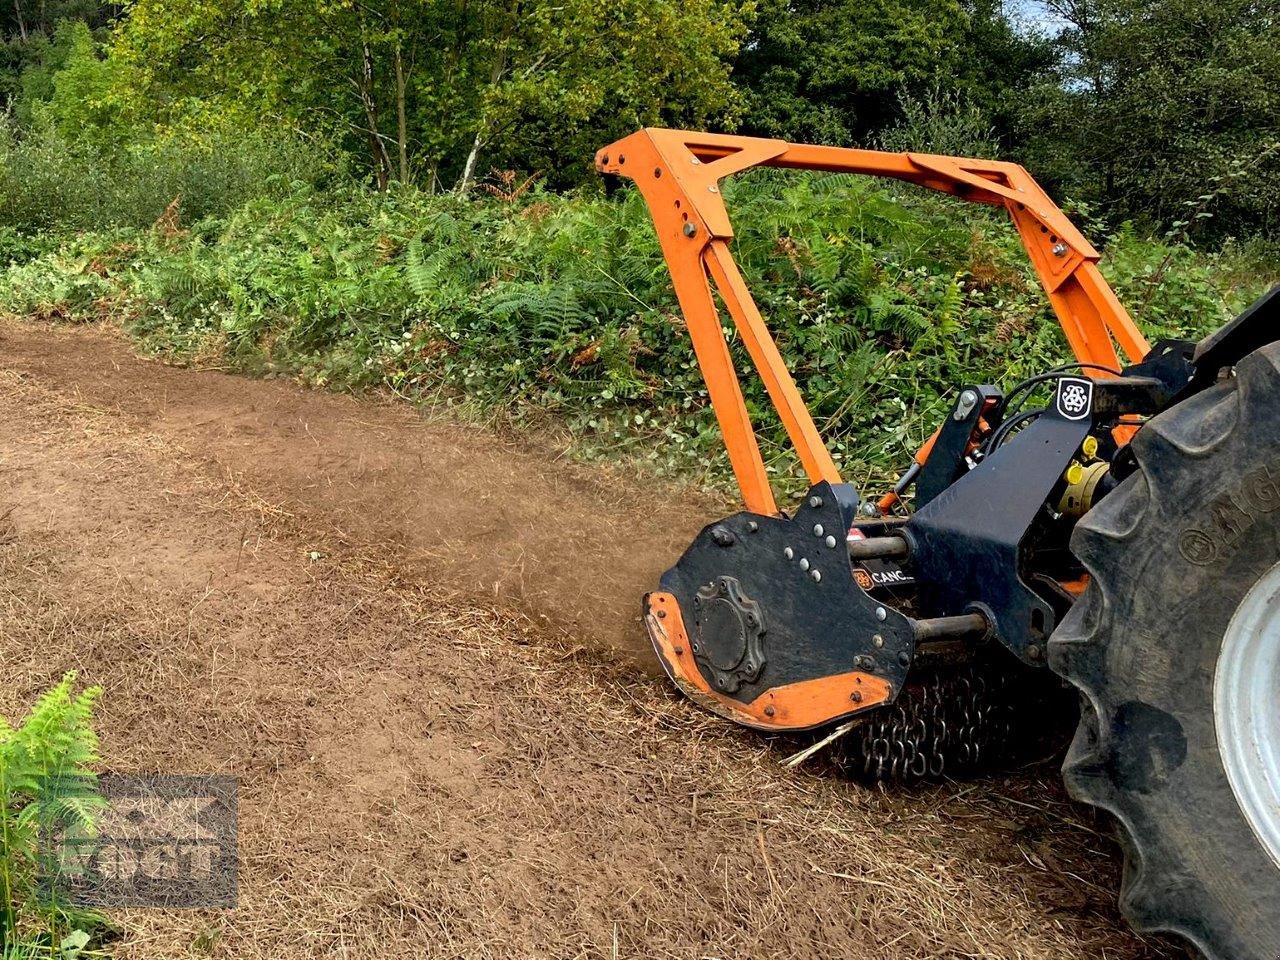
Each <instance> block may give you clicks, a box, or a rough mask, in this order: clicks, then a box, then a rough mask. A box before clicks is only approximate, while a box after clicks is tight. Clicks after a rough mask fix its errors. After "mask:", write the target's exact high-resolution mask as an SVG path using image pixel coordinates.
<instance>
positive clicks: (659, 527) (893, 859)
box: [0, 324, 1165, 960]
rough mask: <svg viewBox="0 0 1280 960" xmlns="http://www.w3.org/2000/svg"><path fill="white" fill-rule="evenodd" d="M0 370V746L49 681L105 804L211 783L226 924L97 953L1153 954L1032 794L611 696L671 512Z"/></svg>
mask: <svg viewBox="0 0 1280 960" xmlns="http://www.w3.org/2000/svg"><path fill="white" fill-rule="evenodd" d="M0 356H2V357H3V360H2V361H0V515H2V514H4V512H5V510H6V509H7V508H9V507H12V508H13V510H12V513H11V514H10V516H9V521H8V527H7V528H5V529H0V544H2V545H0V665H2V667H3V675H2V680H3V683H0V715H4V716H8V717H13V716H15V715H16V714H18V713H20V712H21V710H22V709H23V707H24V706H25V705H26V704H28V703H29V702H30V700H31V699H32V697H33V696H34V695H35V694H36V693H37V692H38V691H39V690H40V689H42V688H44V687H46V686H48V685H49V684H50V683H51V682H52V681H53V680H55V679H56V678H57V677H58V676H60V675H61V673H62V672H63V671H64V670H65V669H67V668H70V667H76V668H78V669H79V670H80V671H81V675H82V677H83V678H84V679H85V680H86V681H89V682H93V683H101V684H102V685H103V686H104V687H105V688H106V694H105V697H104V701H103V705H102V710H101V719H100V724H99V726H100V729H101V731H102V734H103V749H104V753H105V755H106V757H107V758H108V760H109V765H110V767H111V768H112V769H113V771H115V772H137V773H143V772H155V771H180V772H188V773H227V774H233V775H236V776H239V777H240V778H241V829H240V835H241V839H240V843H241V856H242V860H243V865H242V883H241V905H240V907H239V908H238V909H237V910H235V911H232V912H228V913H213V912H160V911H132V912H128V913H126V914H123V915H122V918H121V919H122V921H123V924H124V926H125V928H126V930H127V931H128V932H127V935H126V937H125V939H124V941H123V943H122V944H121V945H120V948H119V952H120V953H121V954H122V955H126V956H129V955H132V956H140V957H141V956H146V957H156V956H192V957H195V956H211V955H212V956H218V957H256V956H261V957H272V958H282V957H293V956H315V955H334V956H351V957H355V956H429V957H441V958H448V957H459V958H462V957H466V958H487V957H504V958H507V957H510V958H542V957H551V958H561V957H563V958H571V957H602V958H604V957H633V958H659V957H663V958H665V957H672V958H690V960H692V958H702V957H717V958H742V957H766V956H767V957H770V958H783V957H840V956H868V957H876V958H906V957H919V958H926V957H927V958H938V957H947V958H960V957H993V958H1015V957H1018V958H1049V957H1055V958H1056V957H1071V958H1076V957H1081V958H1103V957H1106V958H1112V960H1136V958H1146V957H1156V956H1164V955H1165V954H1162V953H1160V952H1158V950H1157V947H1156V945H1154V944H1151V943H1144V942H1143V941H1140V940H1138V939H1137V938H1136V937H1134V936H1132V935H1131V934H1129V933H1127V932H1126V931H1125V930H1124V928H1123V927H1122V925H1121V924H1120V922H1119V921H1118V919H1117V917H1116V915H1115V911H1114V909H1113V907H1112V902H1113V895H1112V892H1111V891H1112V887H1113V884H1114V882H1115V874H1116V861H1115V854H1114V850H1113V848H1112V845H1111V844H1110V842H1109V841H1108V840H1107V839H1106V838H1105V837H1104V836H1102V835H1101V833H1099V832H1098V831H1104V830H1105V828H1102V827H1099V826H1098V825H1097V824H1095V823H1094V822H1093V821H1092V820H1091V819H1088V818H1087V815H1086V814H1084V813H1083V812H1082V811H1080V810H1078V809H1076V808H1075V807H1072V806H1070V805H1068V804H1066V803H1065V802H1064V801H1063V799H1062V797H1061V794H1060V792H1059V791H1058V789H1057V788H1056V786H1055V785H1054V783H1053V779H1052V773H1051V771H1039V772H1037V773H1035V774H1028V775H1027V776H1024V777H1009V778H1003V779H999V780H995V781H988V782H983V783H978V784H959V785H951V786H946V787H937V788H930V789H922V790H913V791H907V792H902V793H894V792H881V791H868V790H863V789H860V788H858V787H856V786H854V785H851V784H849V783H847V782H842V781H840V780H837V779H834V778H832V777H830V776H826V775H823V774H822V773H821V772H820V771H819V772H815V773H809V772H804V771H800V772H794V771H788V770H785V769H783V768H781V767H780V766H779V765H778V762H777V761H778V760H779V759H780V758H781V757H782V756H783V755H784V751H783V749H782V748H781V747H779V746H770V745H769V744H767V743H765V742H763V741H762V740H761V739H760V738H758V737H755V736H752V735H749V734H745V733H739V732H737V731H734V730H730V729H727V728H725V727H724V726H723V725H722V724H721V723H719V722H717V721H714V720H712V719H709V718H706V717H703V716H701V715H700V714H698V713H697V712H695V711H694V710H693V709H691V708H690V707H689V706H688V705H687V704H685V703H683V702H681V701H679V700H677V699H676V698H674V697H673V696H672V695H671V694H670V693H669V691H668V690H667V688H666V685H665V684H663V683H661V682H659V681H656V680H653V679H651V678H649V677H646V676H643V675H641V676H637V675H636V671H635V669H634V665H635V658H636V656H637V650H638V648H639V646H640V645H641V641H640V639H639V628H638V625H636V624H635V622H634V616H635V608H636V606H637V600H638V597H639V595H640V593H641V592H642V591H643V590H644V589H645V587H647V586H648V585H649V584H650V583H652V581H653V579H654V578H655V577H656V574H657V572H659V571H660V570H661V568H662V567H663V566H664V565H665V564H666V563H668V562H669V560H670V559H671V558H672V557H674V556H675V555H676V553H677V552H678V551H679V549H680V547H681V546H682V545H683V543H684V542H685V540H686V539H687V538H688V537H689V536H690V535H691V534H692V533H693V532H694V531H695V530H696V529H697V527H698V526H699V524H700V523H701V522H702V520H703V519H704V515H703V514H701V513H700V512H699V510H698V509H697V507H696V505H695V506H690V507H679V506H677V507H673V506H670V505H669V504H668V503H666V502H664V501H663V500H661V499H659V498H658V496H657V495H655V494H654V493H652V492H651V491H649V490H646V489H639V488H637V485H636V484H635V483H634V482H633V481H629V480H628V479H627V478H625V477H617V476H609V475H606V474H605V473H603V472H599V471H588V470H585V469H583V468H579V467H570V466H568V465H565V464H563V463H556V462H554V461H553V459H552V458H548V457H547V456H545V455H539V454H538V453H537V452H536V451H532V450H517V449H511V448H510V447H509V446H506V445H504V444H502V443H500V442H499V441H497V440H496V439H494V438H493V437H491V436H488V435H486V434H485V433H484V432H483V431H481V430H478V429H475V428H461V427H457V426H446V425H440V424H428V423H424V422H422V420H421V419H420V418H419V417H417V416H416V415H415V414H413V413H412V412H409V411H407V410H405V409H403V408H401V407H393V406H387V405H382V404H378V403H375V402H365V401H356V400H351V399H346V398H340V397H334V396H328V395H324V394H319V393H312V392H305V391H302V390H299V389H297V388H295V387H293V386H291V385H288V384H285V383H281V382H264V381H252V380H245V379H239V378H234V377H228V376H222V375H219V374H213V373H195V372H190V371H182V370H175V369H171V368H167V367H164V366H161V365H158V364H155V363H151V362H147V361H144V360H139V359H137V358H136V357H135V356H134V355H133V354H132V353H131V352H130V351H129V349H128V348H127V347H126V346H125V345H123V344H122V343H120V342H119V341H118V340H117V339H115V338H114V337H113V335H111V334H110V333H109V332H105V331H99V330H89V329H80V330H67V329H60V328H51V327H45V326H27V325H18V324H6V325H3V326H0ZM543 618H547V619H543ZM552 620H554V622H555V624H556V625H557V626H562V627H564V628H566V630H565V632H566V633H567V635H568V637H566V636H562V635H559V632H558V631H552V630H549V629H548V626H547V625H548V623H549V622H550V621H552ZM568 638H577V640H578V642H577V643H574V642H566V639H568ZM1042 781H1043V782H1042ZM1041 807H1042V808H1043V809H1040V808H1041Z"/></svg>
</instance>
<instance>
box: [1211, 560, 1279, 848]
mask: <svg viewBox="0 0 1280 960" xmlns="http://www.w3.org/2000/svg"><path fill="white" fill-rule="evenodd" d="M1213 713H1214V722H1215V726H1216V728H1217V733H1218V750H1219V752H1220V753H1221V755H1222V765H1223V767H1224V768H1225V769H1226V772H1227V779H1228V780H1229V781H1230V782H1231V789H1232V790H1233V791H1234V792H1235V795H1236V800H1237V802H1238V803H1239V804H1240V809H1241V811H1242V812H1243V813H1244V815H1245V819H1247V820H1248V821H1249V825H1250V826H1251V827H1252V828H1253V832H1254V833H1255V834H1256V835H1257V837H1258V840H1259V841H1261V843H1262V845H1263V847H1265V848H1266V850H1267V852H1268V853H1269V854H1270V855H1271V859H1272V860H1274V861H1275V863H1276V865H1277V866H1280V563H1277V564H1276V565H1275V566H1274V567H1272V568H1271V569H1270V570H1268V571H1267V572H1266V573H1265V574H1264V575H1263V577H1262V579H1260V580H1259V581H1258V582H1257V583H1256V584H1254V585H1253V588H1252V589H1251V590H1250V591H1249V592H1248V594H1246V595H1245V598H1244V600H1243V601H1242V602H1241V604H1240V606H1239V607H1238V608H1237V609H1236V612H1235V615H1234V616H1232V618H1231V623H1230V624H1228V626H1227V633H1226V636H1225V637H1224V638H1223V643H1222V652H1221V653H1220V654H1219V656H1218V666H1217V671H1216V673H1215V676H1214V684H1213Z"/></svg>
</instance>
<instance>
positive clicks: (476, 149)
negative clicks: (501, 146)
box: [458, 30, 511, 193]
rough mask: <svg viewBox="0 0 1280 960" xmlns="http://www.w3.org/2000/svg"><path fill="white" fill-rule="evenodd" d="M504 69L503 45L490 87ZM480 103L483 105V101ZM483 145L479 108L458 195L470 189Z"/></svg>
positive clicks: (496, 61) (491, 71) (482, 119)
mask: <svg viewBox="0 0 1280 960" xmlns="http://www.w3.org/2000/svg"><path fill="white" fill-rule="evenodd" d="M510 35H511V34H510V31H509V30H508V33H507V36H506V37H504V38H503V39H504V40H506V39H508V38H509V37H510ZM506 69H507V50H506V47H505V45H504V46H503V48H502V53H501V54H500V55H499V56H498V58H497V59H496V60H494V61H493V69H492V70H490V71H489V86H490V87H495V86H497V85H498V81H499V80H501V79H502V75H503V73H505V72H506ZM481 102H482V103H483V100H482V101H481ZM483 145H484V107H481V108H480V120H479V122H478V124H477V125H476V136H475V139H474V140H472V141H471V152H470V153H468V154H467V162H466V165H465V166H463V168H462V179H461V180H459V181H458V192H459V193H466V192H467V190H469V189H470V187H471V179H472V177H474V176H475V172H476V160H477V159H479V157H480V148H481V147H482V146H483Z"/></svg>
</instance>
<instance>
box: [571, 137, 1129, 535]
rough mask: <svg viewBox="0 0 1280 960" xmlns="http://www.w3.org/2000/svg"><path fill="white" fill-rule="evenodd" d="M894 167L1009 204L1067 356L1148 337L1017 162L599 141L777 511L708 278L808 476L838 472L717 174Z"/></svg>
mask: <svg viewBox="0 0 1280 960" xmlns="http://www.w3.org/2000/svg"><path fill="white" fill-rule="evenodd" d="M757 166H766V167H786V168H789V169H793V170H825V171H829V172H833V173H861V174H870V175H873V176H881V177H893V178H895V179H898V180H907V181H910V182H911V183H915V184H919V185H920V186H923V187H928V188H930V189H932V190H940V191H942V192H944V193H950V194H954V195H955V196H958V197H962V198H964V199H966V200H974V201H976V202H979V203H989V204H994V205H999V206H1003V207H1004V208H1005V209H1006V210H1008V211H1009V216H1010V217H1011V218H1012V219H1013V223H1014V226H1015V227H1017V230H1018V235H1019V237H1020V238H1021V240H1022V244H1023V246H1024V247H1026V249H1027V254H1028V255H1029V256H1030V258H1031V264H1032V266H1033V267H1034V268H1035V271H1036V274H1037V275H1038V276H1039V278H1040V282H1041V284H1042V285H1043V286H1044V288H1045V291H1046V293H1047V294H1048V295H1049V302H1050V304H1051V305H1052V306H1053V310H1054V313H1056V314H1057V317H1058V320H1059V322H1060V323H1061V324H1062V329H1063V331H1064V332H1065V334H1066V337H1067V341H1068V343H1070V345H1071V349H1072V350H1073V351H1074V353H1075V355H1076V359H1077V360H1079V361H1080V362H1081V363H1085V364H1096V365H1098V366H1101V367H1105V368H1109V369H1115V368H1117V367H1118V366H1119V362H1120V361H1119V357H1118V355H1117V352H1116V347H1117V345H1118V346H1119V348H1120V350H1121V351H1123V352H1124V355H1125V356H1126V357H1127V358H1128V359H1129V360H1130V361H1133V362H1136V361H1138V360H1140V359H1142V357H1143V356H1145V355H1146V353H1147V351H1148V349H1149V347H1148V345H1147V341H1146V340H1145V339H1143V337H1142V334H1141V333H1139V332H1138V328H1137V327H1136V326H1134V323H1133V321H1132V320H1131V319H1130V318H1129V315H1128V314H1127V313H1126V312H1125V309H1124V307H1122V306H1121V305H1120V301H1119V300H1117V299H1116V296H1115V294H1114V293H1113V292H1112V291H1111V288H1110V287H1109V286H1108V285H1107V282H1106V280H1104V279H1103V277H1102V274H1101V273H1100V272H1099V271H1098V267H1097V262H1098V252H1097V251H1096V250H1094V249H1093V247H1092V246H1091V245H1090V244H1089V241H1088V240H1086V239H1085V238H1084V236H1083V235H1082V234H1081V233H1080V231H1078V230H1077V229H1076V228H1075V227H1074V226H1072V224H1071V222H1070V221H1069V220H1068V219H1067V218H1066V215H1065V214H1063V212H1062V211H1061V210H1059V209H1058V207H1057V206H1056V205H1055V204H1054V203H1053V201H1052V200H1050V199H1049V197H1048V195H1047V194H1045V192H1044V191H1043V190H1042V189H1040V186H1039V185H1038V184H1037V183H1036V182H1035V181H1034V180H1033V179H1032V178H1031V175H1030V174H1028V173H1027V171H1026V170H1024V169H1023V168H1022V167H1020V166H1018V165H1017V164H1013V163H1000V162H998V161H995V160H966V159H960V158H956V157H942V156H934V155H932V154H921V153H881V152H878V151H875V150H853V149H847V148H843V147H820V146H805V145H798V144H791V143H786V142H784V141H782V140H765V139H760V138H756V137H735V136H727V135H724V134H714V133H692V132H689V131H684V130H661V129H655V128H647V129H644V130H640V131H638V132H636V133H633V134H632V135H631V136H629V137H624V138H623V139H621V140H619V141H617V142H616V143H613V144H611V145H610V146H608V147H605V148H604V149H603V150H601V151H599V152H598V153H597V154H596V167H597V168H598V169H600V170H601V171H603V172H605V173H612V174H617V175H619V176H624V177H630V178H631V179H632V180H634V181H635V182H636V185H637V186H638V187H639V188H640V192H641V194H642V195H643V196H644V199H645V202H646V203H647V204H648V205H649V212H650V214H651V215H652V217H653V223H654V227H655V228H656V230H657V232H658V241H659V243H661V245H662V253H663V256H664V257H665V258H666V261H667V267H668V269H669V270H670V271H671V279H672V282H673V284H674V285H675V291H676V297H677V298H678V299H679V301H680V309H681V310H682V311H683V312H684V319H685V324H686V325H687V327H688V330H689V338H690V339H691V340H692V341H693V349H694V352H695V353H696V354H697V357H698V364H699V366H700V367H701V368H702V376H703V379H704V380H705V381H706V384H707V393H708V394H709V395H710V397H711V405H712V407H713V409H714V410H715V413H716V418H717V420H718V421H719V423H720V430H721V432H722V433H723V434H724V439H725V445H726V446H727V447H728V450H729V460H730V462H731V463H732V464H733V471H734V475H735V476H736V477H737V479H738V486H739V487H740V488H741V489H742V497H743V500H744V502H745V504H746V507H747V509H748V510H751V511H753V512H755V513H761V514H766V515H771V514H776V513H777V512H778V508H777V503H776V501H775V500H774V497H773V490H772V489H771V488H770V485H769V478H768V474H767V473H766V471H765V467H764V460H763V459H762V458H761V456H760V447H759V445H758V444H757V442H756V437H755V431H754V429H753V427H752V425H751V419H750V417H749V416H748V414H747V407H746V404H745V403H744V401H743V397H742V388H741V385H740V384H739V383H738V376H737V373H736V372H735V370H734V367H733V360H732V358H731V356H730V354H729V347H728V344H727V343H726V342H725V339H724V334H723V332H722V330H721V329H720V316H719V311H718V310H717V308H716V303H715V298H714V295H713V292H712V286H711V285H712V283H714V284H715V290H716V292H718V293H719V294H720V299H721V301H722V302H723V303H724V306H725V309H726V310H728V312H729V315H730V316H731V317H732V318H733V322H734V324H735V325H736V326H737V328H738V331H739V333H740V334H741V336H742V342H743V344H744V345H745V346H746V348H747V353H748V354H749V355H750V356H751V361H752V363H754V364H755V366H756V369H757V370H758V371H759V373H760V377H761V379H762V380H763V381H764V385H765V388H766V389H767V390H768V392H769V398H770V400H772V401H773V404H774V406H775V407H776V408H777V410H778V414H779V416H780V417H781V419H782V424H783V426H784V427H785V428H786V431H787V436H788V437H789V438H790V439H791V443H792V444H793V445H794V446H795V449H796V452H797V453H798V454H799V457H800V462H801V464H802V465H803V467H804V469H805V472H806V473H807V474H808V477H809V482H810V483H811V484H813V483H818V482H820V481H823V480H826V481H829V482H831V483H839V482H840V473H839V471H838V470H837V469H836V466H835V463H834V461H832V459H831V454H830V453H829V452H828V451H827V447H826V444H825V443H824V442H823V440H822V437H821V435H820V434H819V433H818V429H817V427H816V426H814V423H813V418H812V417H811V416H810V415H809V411H808V408H807V407H805V404H804V401H803V400H802V399H801V398H800V393H799V391H798V390H797V389H796V385H795V381H794V380H793V379H792V377H791V374H790V372H789V371H788V370H787V366H786V364H785V363H784V362H783V360H782V356H781V355H780V354H779V352H778V347H777V345H776V344H775V343H774V341H773V337H772V336H771V335H770V334H769V329H768V327H767V326H765V323H764V320H763V318H762V317H761V316H760V311H759V310H758V309H756V305H755V302H754V301H753V300H752V298H751V294H750V292H749V291H748V290H747V286H746V284H745V283H744V282H743V279H742V275H741V274H740V273H739V272H738V268H737V265H736V264H735V263H734V260H733V256H732V254H730V252H729V243H728V241H729V239H730V238H731V237H732V236H733V227H732V226H731V225H730V223H729V215H728V213H727V211H726V210H725V206H724V199H723V197H722V196H721V194H720V181H721V180H722V179H724V178H725V177H728V176H731V175H732V174H735V173H740V172H741V171H743V170H747V169H750V168H751V167H757Z"/></svg>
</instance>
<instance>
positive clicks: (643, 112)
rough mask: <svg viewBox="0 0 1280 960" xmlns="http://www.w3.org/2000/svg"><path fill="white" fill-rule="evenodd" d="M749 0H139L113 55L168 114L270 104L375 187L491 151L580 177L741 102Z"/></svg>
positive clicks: (502, 158) (258, 109) (265, 109)
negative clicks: (615, 144)
mask: <svg viewBox="0 0 1280 960" xmlns="http://www.w3.org/2000/svg"><path fill="white" fill-rule="evenodd" d="M749 12H750V6H749V4H748V3H747V2H746V0H618V2H616V3H614V4H612V5H610V6H609V7H607V8H606V7H604V6H602V5H600V4H598V3H596V2H594V0H276V2H273V3H261V2H258V0H234V2H217V0H136V3H135V4H134V5H133V7H132V8H131V11H130V16H129V18H128V20H127V21H126V22H125V24H124V26H123V27H122V29H121V31H120V33H119V35H118V37H117V41H116V50H115V56H117V57H119V58H121V59H122V60H124V61H126V62H128V63H130V64H131V65H133V66H134V67H135V68H136V69H137V70H138V71H139V73H140V75H141V76H143V77H144V78H145V99H146V100H147V101H148V102H151V103H154V104H155V105H156V110H157V114H158V120H159V121H160V122H161V123H164V124H172V123H178V122H187V123H190V122H192V119H191V118H193V117H199V118H201V120H200V122H203V123H208V122H222V123H227V122H258V121H260V120H261V119H262V118H274V119H276V120H277V121H278V122H284V123H287V124H290V125H293V126H296V127H299V128H301V129H303V130H305V131H307V132H309V133H315V134H319V135H321V136H325V137H330V138H333V139H335V140H336V141H338V142H339V143H341V144H343V145H345V146H346V147H347V148H348V149H350V150H352V151H358V152H360V153H363V154H364V156H365V157H366V161H367V164H368V167H369V169H370V170H371V171H372V174H373V176H374V178H375V180H376V182H377V183H378V185H379V186H385V185H386V184H387V182H388V181H389V180H391V179H393V178H399V179H403V180H410V179H420V180H421V181H422V182H424V183H425V184H427V185H428V186H432V185H435V184H437V183H439V184H450V183H455V182H456V183H459V184H460V185H462V186H465V185H467V184H468V183H470V182H471V181H472V180H473V179H474V177H475V176H476V175H477V173H478V172H481V171H483V170H484V169H487V168H486V167H485V166H484V165H485V164H492V163H502V164H510V165H515V166H520V167H523V168H525V169H534V168H538V169H544V170H551V171H563V172H560V173H558V174H557V176H558V178H559V179H560V180H561V181H562V182H563V181H569V180H573V179H577V178H580V177H581V176H582V174H583V173H584V172H585V171H586V170H587V169H588V167H587V164H588V162H589V159H590V156H591V154H592V152H593V151H594V148H595V147H596V146H598V145H599V144H600V143H603V142H607V140H608V138H609V137H611V136H613V135H615V134H616V133H617V132H619V131H621V130H622V129H625V128H629V127H632V126H635V125H636V124H637V123H641V122H650V123H653V122H659V121H662V120H687V121H689V122H695V123H714V122H716V121H719V120H721V119H726V118H729V117H731V116H732V112H733V108H734V103H735V97H734V91H733V88H732V86H731V85H730V83H729V80H728V73H729V63H730V61H731V58H732V57H733V55H734V54H735V53H736V50H737V46H738V43H739V42H740V39H741V36H742V34H743V30H744V21H745V18H746V16H747V15H748V14H749Z"/></svg>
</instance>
